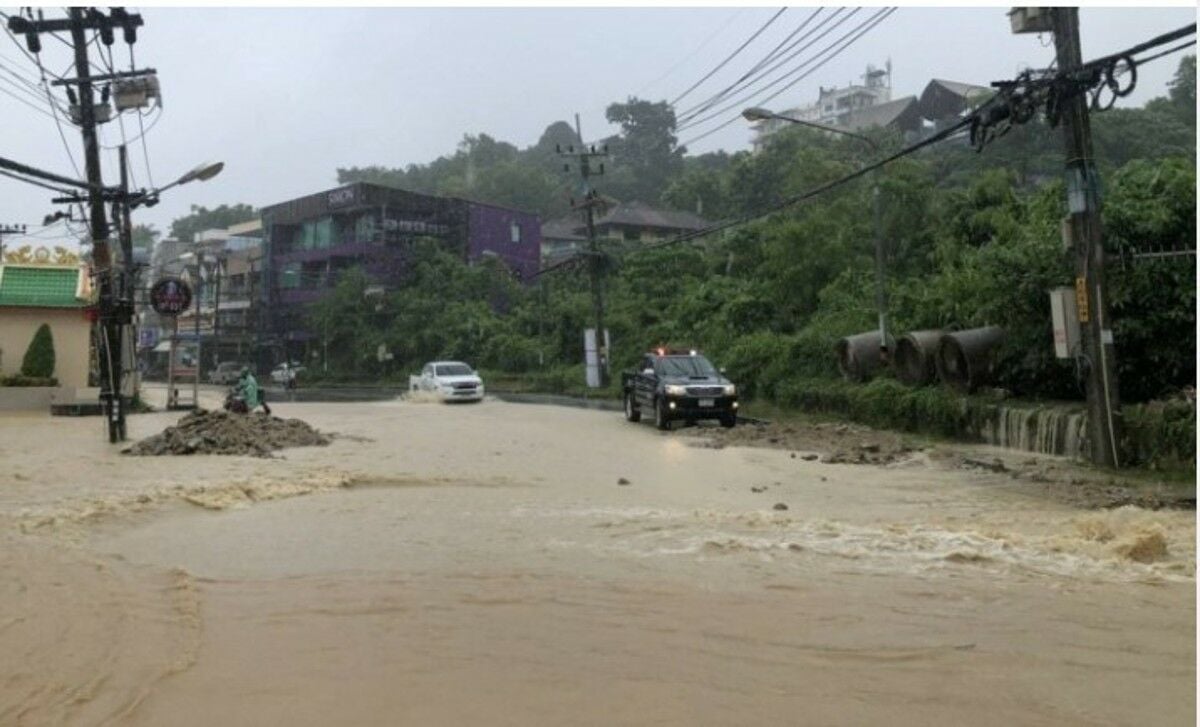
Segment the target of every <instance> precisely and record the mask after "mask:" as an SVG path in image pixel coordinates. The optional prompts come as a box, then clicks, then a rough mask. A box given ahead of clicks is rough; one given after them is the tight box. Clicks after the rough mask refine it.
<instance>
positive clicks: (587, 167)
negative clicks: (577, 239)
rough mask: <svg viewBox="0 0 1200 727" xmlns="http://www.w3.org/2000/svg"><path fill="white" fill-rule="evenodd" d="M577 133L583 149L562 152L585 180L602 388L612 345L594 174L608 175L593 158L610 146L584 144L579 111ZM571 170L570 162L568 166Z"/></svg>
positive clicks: (605, 153)
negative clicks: (607, 329)
mask: <svg viewBox="0 0 1200 727" xmlns="http://www.w3.org/2000/svg"><path fill="white" fill-rule="evenodd" d="M575 134H576V135H577V136H578V137H579V151H575V147H574V146H569V147H567V149H566V151H564V150H563V149H562V148H561V147H559V149H558V152H559V154H562V155H564V156H573V157H576V158H577V159H578V160H579V175H580V178H581V179H582V190H581V191H582V195H581V196H582V198H583V199H582V201H581V202H579V203H578V204H576V205H574V206H575V207H577V208H580V209H582V210H583V219H584V222H586V223H587V236H588V258H589V261H590V264H589V266H588V268H589V270H590V272H591V281H592V283H591V287H592V317H593V319H594V320H595V326H596V353H597V360H598V364H599V380H600V388H604V387H605V386H608V346H607V336H606V335H605V330H604V281H603V276H604V272H605V269H604V268H605V265H604V258H603V256H602V255H601V253H600V243H599V242H598V241H597V240H596V217H595V209H596V208H597V207H599V206H600V205H601V204H602V202H601V200H600V196H599V195H598V194H596V190H594V189H592V185H591V181H590V180H591V177H592V175H596V176H601V175H603V174H604V164H603V162H602V163H601V164H600V165H599V167H598V169H593V168H592V165H591V160H592V158H593V157H606V156H608V147H607V146H602V147H600V148H599V149H597V148H596V146H595V145H591V146H585V145H584V143H583V130H582V128H581V127H580V123H579V114H575ZM566 169H568V170H569V169H570V165H567V166H566Z"/></svg>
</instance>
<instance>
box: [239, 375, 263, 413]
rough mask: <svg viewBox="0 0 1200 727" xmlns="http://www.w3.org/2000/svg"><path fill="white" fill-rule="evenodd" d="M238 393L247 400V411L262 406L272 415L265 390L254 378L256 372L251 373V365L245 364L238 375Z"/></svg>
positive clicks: (243, 399)
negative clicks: (264, 393)
mask: <svg viewBox="0 0 1200 727" xmlns="http://www.w3.org/2000/svg"><path fill="white" fill-rule="evenodd" d="M236 391H237V395H238V396H240V397H241V398H242V401H244V402H246V412H247V413H249V412H252V411H254V410H255V409H257V408H258V407H260V406H261V407H262V409H263V412H264V413H265V414H266V415H267V416H270V415H271V407H269V406H267V401H266V398H265V397H264V396H263V391H262V389H261V388H259V386H258V380H257V379H255V378H254V374H252V373H250V367H249V366H243V367H242V371H241V373H240V374H239V375H238V383H237V389H236Z"/></svg>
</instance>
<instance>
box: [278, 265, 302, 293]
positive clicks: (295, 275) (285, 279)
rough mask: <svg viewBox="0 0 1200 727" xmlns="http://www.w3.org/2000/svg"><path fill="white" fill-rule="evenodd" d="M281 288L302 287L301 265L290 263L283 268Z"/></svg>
mask: <svg viewBox="0 0 1200 727" xmlns="http://www.w3.org/2000/svg"><path fill="white" fill-rule="evenodd" d="M279 287H281V288H285V289H295V288H299V287H300V263H288V264H287V265H284V266H283V270H282V271H281V274H280V276H279Z"/></svg>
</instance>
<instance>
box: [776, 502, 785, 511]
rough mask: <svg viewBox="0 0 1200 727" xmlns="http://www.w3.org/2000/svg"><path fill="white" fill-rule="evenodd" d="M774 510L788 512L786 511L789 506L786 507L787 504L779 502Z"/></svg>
mask: <svg viewBox="0 0 1200 727" xmlns="http://www.w3.org/2000/svg"><path fill="white" fill-rule="evenodd" d="M772 509H774V510H786V509H788V506H787V505H785V504H784V503H782V502H777V503H775V507H774V508H772Z"/></svg>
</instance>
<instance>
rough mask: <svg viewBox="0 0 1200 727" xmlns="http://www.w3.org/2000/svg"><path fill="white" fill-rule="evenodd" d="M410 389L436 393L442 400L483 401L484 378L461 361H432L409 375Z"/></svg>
mask: <svg viewBox="0 0 1200 727" xmlns="http://www.w3.org/2000/svg"><path fill="white" fill-rule="evenodd" d="M408 388H409V390H410V391H425V392H428V393H431V394H436V395H437V396H438V398H440V399H441V400H442V401H482V400H483V379H481V378H479V374H477V373H475V371H474V370H473V369H472V368H471V367H470V366H468V365H466V364H465V363H463V362H461V361H430V362H429V363H427V364H425V367H424V368H423V369H421V373H420V375H418V376H409V377H408Z"/></svg>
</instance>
